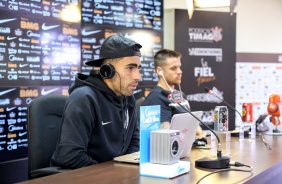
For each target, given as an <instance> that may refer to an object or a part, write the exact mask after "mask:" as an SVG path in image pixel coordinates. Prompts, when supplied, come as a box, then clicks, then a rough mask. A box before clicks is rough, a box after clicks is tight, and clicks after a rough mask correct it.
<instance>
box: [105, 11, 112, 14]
mask: <svg viewBox="0 0 282 184" xmlns="http://www.w3.org/2000/svg"><path fill="white" fill-rule="evenodd" d="M110 13H113V12H112V11H104V14H106V15H107V14H110Z"/></svg>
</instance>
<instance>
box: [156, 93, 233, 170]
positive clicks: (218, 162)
mask: <svg viewBox="0 0 282 184" xmlns="http://www.w3.org/2000/svg"><path fill="white" fill-rule="evenodd" d="M161 94H162V95H163V96H165V97H166V98H168V97H169V99H170V98H171V99H170V100H171V101H172V102H173V103H177V104H178V105H179V106H180V107H181V108H182V109H184V110H185V111H186V112H188V113H189V114H191V116H193V117H194V118H195V119H196V120H198V121H199V122H200V123H201V124H203V125H204V126H205V127H207V128H208V129H209V130H210V131H211V132H212V133H213V134H214V135H215V137H216V138H217V141H218V148H217V159H214V158H207V157H206V158H203V159H199V160H196V166H197V167H203V168H210V169H223V168H227V167H228V166H229V162H230V159H229V158H228V157H223V156H222V151H221V143H220V139H219V137H218V135H217V134H216V133H215V132H214V130H213V129H211V128H210V127H209V126H208V125H207V124H206V123H204V122H202V121H201V120H200V119H199V118H198V117H197V116H195V115H194V114H193V113H191V112H190V111H189V110H188V109H187V108H185V107H184V106H183V105H182V104H181V103H178V102H175V101H174V100H173V98H172V97H170V92H169V91H166V90H162V91H161Z"/></svg>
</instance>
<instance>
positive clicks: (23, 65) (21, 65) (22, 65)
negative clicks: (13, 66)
mask: <svg viewBox="0 0 282 184" xmlns="http://www.w3.org/2000/svg"><path fill="white" fill-rule="evenodd" d="M27 65H28V64H20V65H19V67H20V68H22V67H25V66H27Z"/></svg>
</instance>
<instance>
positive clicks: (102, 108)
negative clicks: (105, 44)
mask: <svg viewBox="0 0 282 184" xmlns="http://www.w3.org/2000/svg"><path fill="white" fill-rule="evenodd" d="M69 94H70V96H69V98H68V100H67V102H66V105H65V109H64V114H63V123H62V128H61V135H60V138H59V141H58V144H57V147H56V150H55V153H54V154H53V157H52V159H51V165H53V166H54V165H55V166H62V167H65V168H71V169H75V168H80V167H84V166H88V165H93V164H97V163H101V162H106V161H109V160H112V159H113V158H114V157H116V156H119V155H123V154H127V153H132V152H136V151H139V125H138V124H139V123H138V119H137V115H136V112H135V109H134V105H135V98H134V96H127V97H124V96H123V97H118V96H116V94H115V93H114V92H113V91H112V90H111V89H110V88H109V87H108V86H107V85H106V83H104V81H103V80H102V79H101V78H100V77H97V76H86V75H83V74H78V76H77V77H76V80H75V82H74V83H73V84H72V85H71V86H70V89H69ZM121 98H122V100H123V101H121ZM126 109H128V111H127V110H126ZM126 112H128V113H126ZM123 114H124V115H123ZM125 122H128V126H127V128H125V127H126V123H125Z"/></svg>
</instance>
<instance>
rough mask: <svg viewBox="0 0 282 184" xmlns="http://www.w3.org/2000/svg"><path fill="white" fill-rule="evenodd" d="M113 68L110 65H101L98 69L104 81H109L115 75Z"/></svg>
mask: <svg viewBox="0 0 282 184" xmlns="http://www.w3.org/2000/svg"><path fill="white" fill-rule="evenodd" d="M115 72H116V70H115V67H114V66H113V65H112V64H109V63H107V64H103V65H102V66H101V67H100V75H101V77H103V78H105V79H110V78H112V77H113V76H114V75H115Z"/></svg>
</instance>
